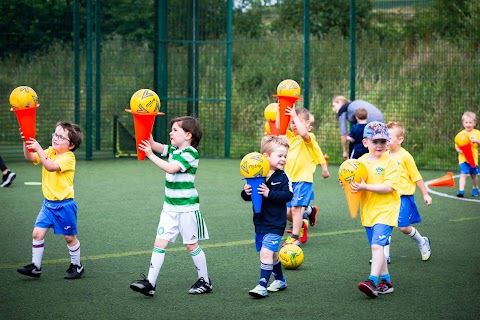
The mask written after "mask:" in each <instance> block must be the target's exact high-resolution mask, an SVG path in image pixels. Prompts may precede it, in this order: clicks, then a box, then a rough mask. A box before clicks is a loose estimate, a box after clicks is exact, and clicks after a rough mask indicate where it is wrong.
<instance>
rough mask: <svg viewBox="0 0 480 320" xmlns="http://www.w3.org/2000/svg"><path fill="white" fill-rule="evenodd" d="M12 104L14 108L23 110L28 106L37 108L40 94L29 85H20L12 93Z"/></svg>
mask: <svg viewBox="0 0 480 320" xmlns="http://www.w3.org/2000/svg"><path fill="white" fill-rule="evenodd" d="M10 105H11V106H12V110H14V111H15V110H23V109H28V108H37V107H38V106H39V105H40V104H39V103H38V96H37V93H36V92H35V90H33V89H32V88H30V87H27V86H20V87H17V88H15V89H13V91H12V93H11V94H10Z"/></svg>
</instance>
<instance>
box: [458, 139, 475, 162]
mask: <svg viewBox="0 0 480 320" xmlns="http://www.w3.org/2000/svg"><path fill="white" fill-rule="evenodd" d="M454 140H455V144H456V145H457V146H458V148H460V150H462V152H463V155H464V156H465V160H466V161H467V162H468V164H469V165H470V166H471V167H472V168H475V160H474V159H473V152H472V143H471V142H470V137H469V136H468V134H467V133H466V132H465V131H461V132H459V133H458V134H457V135H456V136H455V139H454Z"/></svg>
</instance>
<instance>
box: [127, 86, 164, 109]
mask: <svg viewBox="0 0 480 320" xmlns="http://www.w3.org/2000/svg"><path fill="white" fill-rule="evenodd" d="M130 109H131V110H132V112H133V113H138V114H146V113H151V114H154V113H158V112H159V111H160V98H159V97H158V95H157V94H156V93H155V92H154V91H153V90H150V89H140V90H138V91H137V92H135V93H134V94H133V95H132V98H131V99H130Z"/></svg>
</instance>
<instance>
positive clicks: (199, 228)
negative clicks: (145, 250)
mask: <svg viewBox="0 0 480 320" xmlns="http://www.w3.org/2000/svg"><path fill="white" fill-rule="evenodd" d="M179 233H180V234H181V235H182V239H183V243H184V244H194V243H196V242H198V240H205V239H208V230H207V226H206V224H205V221H204V220H203V216H202V213H201V212H200V211H198V210H197V211H189V212H166V211H162V213H161V214H160V222H159V223H158V228H157V238H160V239H163V240H167V241H170V242H172V243H174V242H175V240H176V239H177V236H178V234H179Z"/></svg>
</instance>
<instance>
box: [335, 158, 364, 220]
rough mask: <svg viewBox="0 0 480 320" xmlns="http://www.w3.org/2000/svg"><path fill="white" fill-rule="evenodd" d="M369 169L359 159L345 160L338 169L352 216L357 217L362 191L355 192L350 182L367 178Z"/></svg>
mask: <svg viewBox="0 0 480 320" xmlns="http://www.w3.org/2000/svg"><path fill="white" fill-rule="evenodd" d="M367 176H368V171H367V167H365V164H363V162H360V161H358V160H357V159H348V160H345V161H344V162H343V163H342V164H341V165H340V168H339V169H338V179H340V181H341V182H342V185H343V191H344V192H345V198H346V199H347V203H348V209H349V211H350V217H352V218H356V217H357V211H358V205H359V204H360V197H361V194H362V192H361V191H360V192H353V191H352V187H351V185H350V183H351V182H352V181H355V182H357V183H359V182H361V181H362V179H363V180H364V181H366V180H367Z"/></svg>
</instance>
